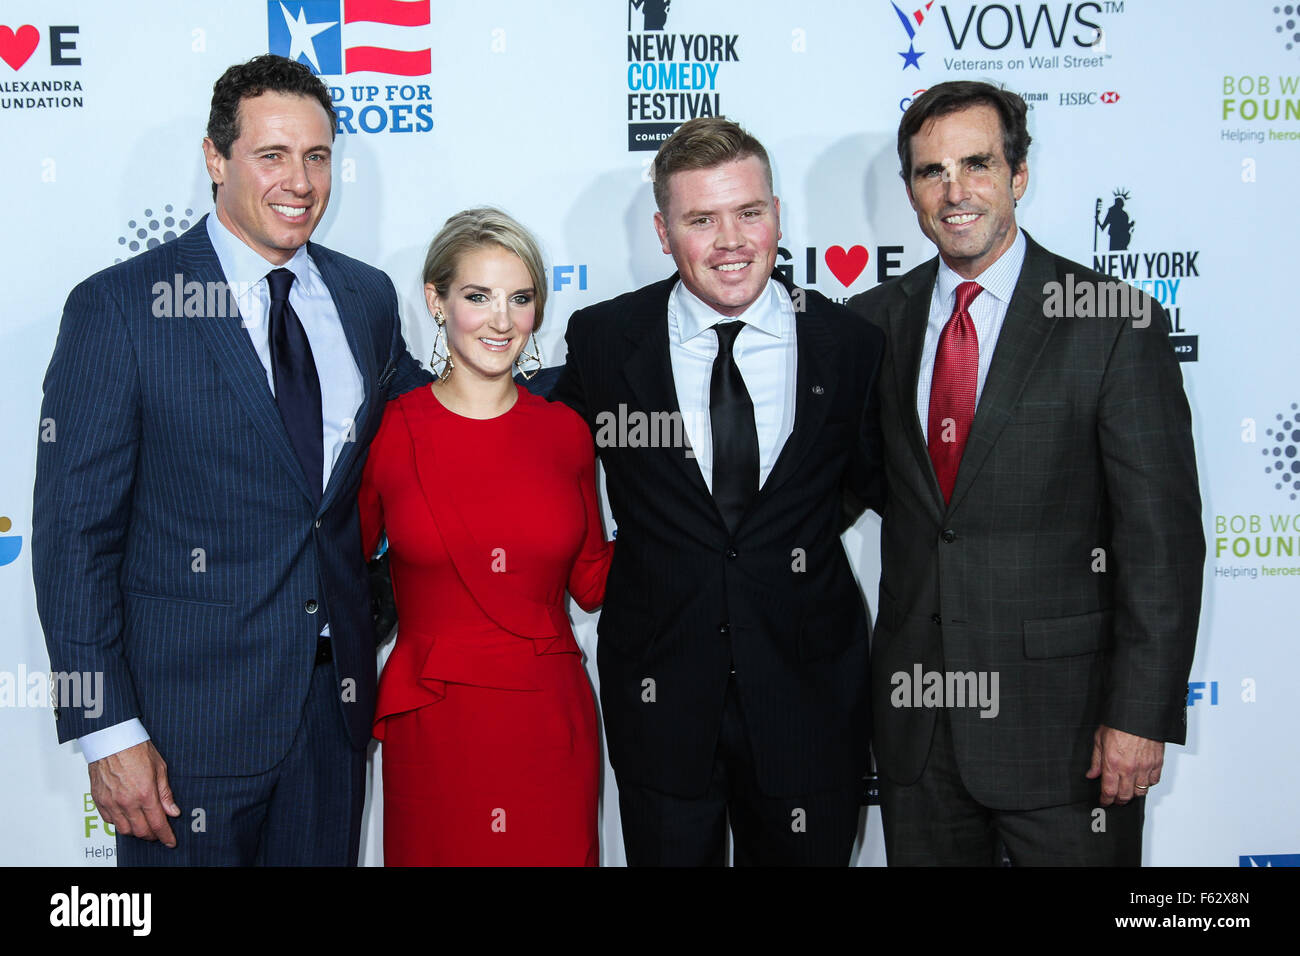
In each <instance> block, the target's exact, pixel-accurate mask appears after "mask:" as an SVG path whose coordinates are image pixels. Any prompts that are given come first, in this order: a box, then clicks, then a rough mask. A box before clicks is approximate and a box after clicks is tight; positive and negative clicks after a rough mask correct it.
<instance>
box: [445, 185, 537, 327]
mask: <svg viewBox="0 0 1300 956" xmlns="http://www.w3.org/2000/svg"><path fill="white" fill-rule="evenodd" d="M488 245H495V246H500V247H501V248H502V249H505V250H506V251H507V252H513V253H514V254H515V255H517V256H518V257H519V261H520V262H522V263H523V264H524V268H525V269H527V270H528V275H529V277H530V278H531V279H532V280H533V292H534V296H535V298H534V300H533V303H534V320H533V331H534V332H535V331H537V330H538V329H540V328H541V327H542V315H543V314H544V313H545V311H546V269H545V267H544V266H543V265H542V252H541V250H540V249H539V248H538V246H537V240H536V239H534V238H533V235H532V233H530V232H529V231H528V230H527V229H525V228H524V227H523V226H521V225H520V224H519V223H518V222H517V221H516V220H515V219H514V218H513V217H512V216H510V215H509V214H508V213H505V212H502V211H501V210H500V209H495V208H493V207H491V206H480V207H478V208H476V209H466V210H463V211H461V212H458V213H456V214H455V215H454V216H452V217H451V218H450V219H448V220H447V222H446V223H445V224H444V225H443V227H442V229H441V230H440V231H439V232H438V234H437V235H436V236H434V237H433V242H431V243H429V252H428V254H427V255H426V256H425V257H424V284H425V285H432V286H433V287H434V288H435V289H437V290H438V295H440V296H442V297H443V298H444V299H446V298H447V295H448V293H449V292H450V291H451V280H452V278H453V277H454V276H455V275H456V266H457V265H458V264H459V262H460V258H461V256H463V255H464V254H465V253H467V252H473V251H474V250H475V249H481V248H482V247H483V246H488Z"/></svg>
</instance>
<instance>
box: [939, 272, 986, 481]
mask: <svg viewBox="0 0 1300 956" xmlns="http://www.w3.org/2000/svg"><path fill="white" fill-rule="evenodd" d="M983 291H984V290H983V288H981V287H980V284H979V283H978V282H963V283H962V284H961V285H959V286H957V304H956V306H954V308H953V310H952V318H950V319H949V320H948V324H947V325H945V326H944V327H943V332H942V333H941V334H940V336H939V349H938V351H937V352H936V353H935V356H934V378H933V380H932V381H931V382H930V422H929V426H930V427H929V430H928V431H927V432H926V434H927V436H928V438H929V446H930V460H931V461H933V462H934V474H935V476H936V477H937V478H938V479H939V490H940V491H942V492H943V500H944V501H945V502H951V501H952V487H953V485H954V484H956V482H957V466H958V465H960V464H961V455H962V452H963V451H964V450H965V449H966V436H967V435H969V434H970V426H971V422H972V421H973V420H974V419H975V382H976V380H977V378H978V377H979V367H980V343H979V336H977V335H976V334H975V323H974V322H972V321H971V317H970V312H969V311H968V310H969V309H970V304H971V303H972V302H974V301H975V297H976V296H977V295H979V294H980V293H981V292H983Z"/></svg>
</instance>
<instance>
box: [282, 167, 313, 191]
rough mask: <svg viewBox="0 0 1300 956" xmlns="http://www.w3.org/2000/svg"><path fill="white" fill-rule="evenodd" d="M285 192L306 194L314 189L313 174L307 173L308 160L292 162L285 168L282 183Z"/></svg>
mask: <svg viewBox="0 0 1300 956" xmlns="http://www.w3.org/2000/svg"><path fill="white" fill-rule="evenodd" d="M280 186H281V188H282V189H284V191H285V192H290V193H293V194H294V195H295V196H306V195H308V194H309V193H310V192H311V191H312V182H311V176H309V175H308V174H307V160H306V159H303V160H302V161H301V162H298V163H290V164H289V166H288V168H287V169H286V170H285V177H284V182H282V183H281V184H280Z"/></svg>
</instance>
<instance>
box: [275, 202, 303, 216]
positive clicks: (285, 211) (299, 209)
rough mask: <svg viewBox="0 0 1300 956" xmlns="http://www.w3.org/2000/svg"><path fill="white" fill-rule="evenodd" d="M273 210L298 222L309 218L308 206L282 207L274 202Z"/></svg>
mask: <svg viewBox="0 0 1300 956" xmlns="http://www.w3.org/2000/svg"><path fill="white" fill-rule="evenodd" d="M271 208H272V209H274V210H275V211H276V212H278V213H279V214H280V215H281V216H284V217H285V218H286V219H293V220H295V221H298V220H302V219H305V218H306V216H307V207H306V206H284V205H281V204H280V203H274V202H273V203H271Z"/></svg>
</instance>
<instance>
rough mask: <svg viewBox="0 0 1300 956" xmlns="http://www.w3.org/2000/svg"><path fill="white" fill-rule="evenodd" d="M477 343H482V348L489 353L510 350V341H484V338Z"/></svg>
mask: <svg viewBox="0 0 1300 956" xmlns="http://www.w3.org/2000/svg"><path fill="white" fill-rule="evenodd" d="M479 341H480V342H482V343H483V347H484V348H486V349H487V350H488V351H490V352H504V351H506V350H507V349H509V348H510V340H509V339H486V338H480V339H479Z"/></svg>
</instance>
